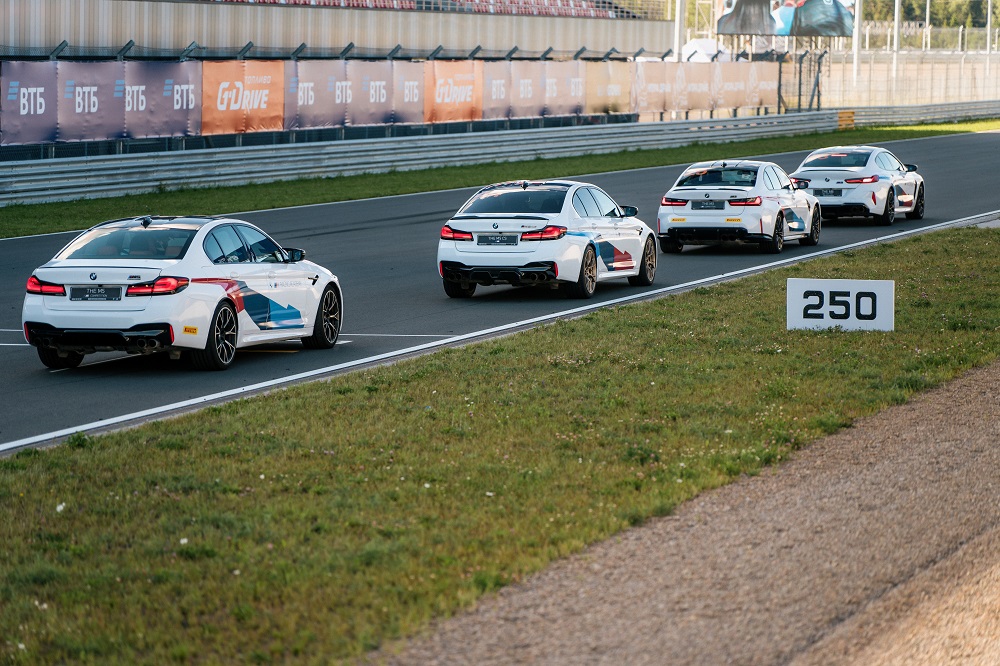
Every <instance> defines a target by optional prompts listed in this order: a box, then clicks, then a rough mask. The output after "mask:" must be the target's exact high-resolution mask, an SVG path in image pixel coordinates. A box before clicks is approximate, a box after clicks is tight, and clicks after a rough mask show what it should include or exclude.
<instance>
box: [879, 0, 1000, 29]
mask: <svg viewBox="0 0 1000 666" xmlns="http://www.w3.org/2000/svg"><path fill="white" fill-rule="evenodd" d="M895 6H896V2H895V0H863V3H862V7H861V11H862V13H863V14H864V16H863V18H864V20H865V21H892V20H893V12H894V11H895ZM987 7H988V5H987V1H986V0H931V16H930V23H931V25H932V26H936V27H942V28H957V27H958V26H962V25H964V26H965V27H967V28H985V27H986V10H987ZM998 17H1000V0H993V27H994V28H998V27H1000V21H998ZM900 20H901V21H914V22H918V23H923V22H924V21H926V20H927V0H902V2H901V3H900Z"/></svg>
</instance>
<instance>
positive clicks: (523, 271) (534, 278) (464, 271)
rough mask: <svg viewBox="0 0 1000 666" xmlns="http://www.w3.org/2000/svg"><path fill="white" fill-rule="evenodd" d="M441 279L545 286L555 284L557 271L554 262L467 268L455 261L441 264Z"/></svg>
mask: <svg viewBox="0 0 1000 666" xmlns="http://www.w3.org/2000/svg"><path fill="white" fill-rule="evenodd" d="M441 277H442V278H444V279H445V280H447V281H449V282H465V283H474V284H480V285H485V286H489V285H493V284H545V283H547V282H555V281H556V278H557V277H558V270H557V269H556V263H555V262H554V261H535V262H531V263H529V264H525V265H524V266H468V265H466V264H463V263H459V262H457V261H442V262H441Z"/></svg>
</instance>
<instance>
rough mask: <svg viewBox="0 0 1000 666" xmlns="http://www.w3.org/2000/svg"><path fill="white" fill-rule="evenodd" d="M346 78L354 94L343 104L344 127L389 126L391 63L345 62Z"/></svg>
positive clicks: (390, 111)
mask: <svg viewBox="0 0 1000 666" xmlns="http://www.w3.org/2000/svg"><path fill="white" fill-rule="evenodd" d="M347 77H348V80H350V82H351V84H352V85H353V91H354V96H353V98H352V99H351V100H349V102H348V104H347V124H348V125H388V124H391V123H392V104H393V99H392V95H393V83H392V62H391V61H388V60H386V61H374V62H369V61H365V60H351V61H349V62H348V63H347Z"/></svg>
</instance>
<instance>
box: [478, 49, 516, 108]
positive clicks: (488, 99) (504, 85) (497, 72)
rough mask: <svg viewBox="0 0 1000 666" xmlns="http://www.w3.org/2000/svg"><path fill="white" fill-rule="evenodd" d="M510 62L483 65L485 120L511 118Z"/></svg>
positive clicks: (485, 63)
mask: <svg viewBox="0 0 1000 666" xmlns="http://www.w3.org/2000/svg"><path fill="white" fill-rule="evenodd" d="M510 73H511V69H510V61H508V60H501V61H499V62H484V63H483V120H495V119H498V118H509V117H510V90H511V86H510Z"/></svg>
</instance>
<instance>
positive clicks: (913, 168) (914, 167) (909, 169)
mask: <svg viewBox="0 0 1000 666" xmlns="http://www.w3.org/2000/svg"><path fill="white" fill-rule="evenodd" d="M903 166H905V167H906V172H907V173H913V172H914V171H916V170H917V165H916V164H904V165H903Z"/></svg>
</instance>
